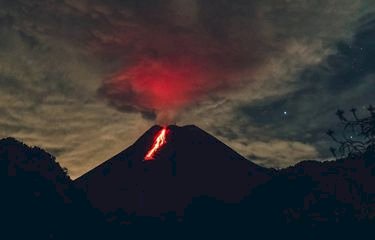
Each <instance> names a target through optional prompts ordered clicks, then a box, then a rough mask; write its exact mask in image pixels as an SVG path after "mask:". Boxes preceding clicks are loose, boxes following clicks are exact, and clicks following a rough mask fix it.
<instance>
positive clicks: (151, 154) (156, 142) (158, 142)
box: [145, 127, 167, 160]
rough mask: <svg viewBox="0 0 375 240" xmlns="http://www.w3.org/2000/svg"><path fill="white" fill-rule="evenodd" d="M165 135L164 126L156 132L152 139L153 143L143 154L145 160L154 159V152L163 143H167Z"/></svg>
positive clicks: (165, 129)
mask: <svg viewBox="0 0 375 240" xmlns="http://www.w3.org/2000/svg"><path fill="white" fill-rule="evenodd" d="M166 135H167V128H166V127H164V128H163V129H162V130H160V131H159V132H158V134H157V137H156V138H155V140H154V143H153V145H152V147H151V149H150V150H149V151H148V152H147V154H146V156H145V160H154V158H155V153H156V152H157V151H158V150H159V149H160V148H161V147H162V146H163V145H164V144H166V143H167V140H166Z"/></svg>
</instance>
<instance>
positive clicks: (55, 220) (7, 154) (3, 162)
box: [0, 138, 102, 239]
mask: <svg viewBox="0 0 375 240" xmlns="http://www.w3.org/2000/svg"><path fill="white" fill-rule="evenodd" d="M0 186H1V197H0V212H1V220H2V221H1V229H2V231H1V236H2V238H3V239H25V238H32V239H34V238H35V239H67V238H69V237H70V236H71V235H72V234H73V233H74V236H75V237H80V236H82V237H83V236H91V233H93V232H96V231H92V230H90V232H91V233H86V231H87V230H88V229H89V228H87V226H88V225H91V227H92V226H99V225H100V224H101V223H102V221H101V220H100V215H99V213H96V212H95V211H93V210H92V209H91V208H90V205H89V204H88V202H87V201H86V200H85V196H84V195H83V194H82V193H81V192H79V191H77V189H75V187H74V185H73V184H72V181H71V179H70V178H69V176H68V175H67V173H66V170H64V169H63V168H62V167H61V166H60V165H59V164H58V163H57V162H56V161H55V158H54V157H53V156H52V155H50V154H49V153H47V152H45V151H44V150H42V149H40V148H38V147H33V148H30V147H28V146H26V145H25V144H23V143H21V142H19V141H17V140H15V139H13V138H5V139H1V140H0ZM81 222H86V223H87V224H88V225H82V224H81ZM91 227H90V229H91ZM96 233H98V232H96Z"/></svg>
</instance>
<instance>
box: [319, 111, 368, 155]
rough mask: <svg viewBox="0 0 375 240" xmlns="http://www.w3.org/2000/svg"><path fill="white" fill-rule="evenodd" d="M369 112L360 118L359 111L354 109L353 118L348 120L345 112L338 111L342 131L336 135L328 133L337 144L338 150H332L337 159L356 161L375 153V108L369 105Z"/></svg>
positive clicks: (332, 148) (329, 131)
mask: <svg viewBox="0 0 375 240" xmlns="http://www.w3.org/2000/svg"><path fill="white" fill-rule="evenodd" d="M367 111H368V115H367V116H365V117H359V116H358V114H357V109H356V108H352V109H350V112H351V117H350V118H347V117H346V116H345V112H344V111H343V110H341V109H339V110H337V112H336V115H337V117H338V118H339V120H340V125H341V126H340V127H341V130H342V131H340V132H339V133H335V132H334V131H333V130H331V129H329V130H328V131H327V132H326V133H327V135H329V136H330V137H331V138H332V140H333V141H334V142H335V143H336V144H337V147H336V148H334V147H331V148H330V150H331V152H332V154H333V155H334V156H335V158H353V159H355V158H360V157H362V156H363V154H364V153H366V152H374V151H375V108H374V107H373V106H372V105H369V106H368V107H367Z"/></svg>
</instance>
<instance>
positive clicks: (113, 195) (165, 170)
mask: <svg viewBox="0 0 375 240" xmlns="http://www.w3.org/2000/svg"><path fill="white" fill-rule="evenodd" d="M163 129H165V128H164V127H161V126H153V127H152V128H150V129H149V130H148V131H146V132H145V133H144V134H143V135H142V136H141V137H140V138H139V139H138V140H137V141H136V142H135V143H134V144H133V145H132V146H130V147H129V148H127V149H125V150H124V151H122V152H120V153H119V154H117V155H115V156H114V157H112V158H111V159H109V160H107V161H106V162H104V163H103V164H101V165H99V166H97V167H96V168H94V169H93V170H91V171H89V172H88V173H86V174H84V175H83V176H81V177H79V178H78V179H76V180H75V185H76V186H77V187H78V188H80V189H81V190H83V191H84V192H85V193H86V195H87V198H88V200H89V201H90V202H91V204H92V206H93V207H94V208H96V209H98V210H100V211H101V212H102V213H104V214H105V215H108V216H110V215H113V214H114V213H115V212H119V211H120V212H122V213H123V214H125V215H129V216H130V215H131V216H146V217H160V216H163V215H165V214H168V213H173V214H174V215H176V216H184V214H185V210H186V209H187V208H188V207H189V205H190V204H191V203H192V201H193V200H194V199H199V198H202V197H208V198H211V199H216V200H217V201H221V202H224V203H234V204H235V203H238V202H240V201H241V200H242V199H244V198H245V197H246V196H247V195H249V194H250V193H251V191H252V189H254V188H255V187H257V186H259V185H262V184H263V183H265V182H267V181H268V180H269V179H270V178H271V177H272V175H273V173H274V172H273V170H271V169H267V168H263V167H260V166H258V165H256V164H254V163H252V162H250V161H249V160H247V159H245V158H244V157H242V156H241V155H239V154H238V153H236V152H235V151H234V150H232V149H231V148H230V147H228V146H227V145H225V144H224V143H222V142H220V141H219V140H218V139H216V138H215V137H213V136H211V135H210V134H208V133H207V132H205V131H203V130H202V129H200V128H198V127H196V126H193V125H189V126H184V127H178V126H175V125H170V126H168V127H167V130H166V133H167V134H166V136H165V139H164V140H165V143H164V144H163V145H161V146H160V147H159V148H158V149H157V151H155V152H154V155H153V158H152V161H145V156H146V155H147V153H148V152H149V151H150V149H152V147H153V146H154V144H155V140H156V137H157V136H158V134H159V133H160V132H161V131H163Z"/></svg>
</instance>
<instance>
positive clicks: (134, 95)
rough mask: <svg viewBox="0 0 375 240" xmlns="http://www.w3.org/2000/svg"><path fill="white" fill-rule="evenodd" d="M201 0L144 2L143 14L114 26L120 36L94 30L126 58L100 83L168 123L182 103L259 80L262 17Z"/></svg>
mask: <svg viewBox="0 0 375 240" xmlns="http://www.w3.org/2000/svg"><path fill="white" fill-rule="evenodd" d="M192 2H193V1H192ZM194 2H195V1H194ZM196 4H197V5H196V6H190V8H181V9H180V8H178V9H174V8H175V7H176V6H175V5H173V6H167V5H164V4H160V5H159V4H156V6H154V7H153V8H151V7H150V8H149V7H146V8H142V10H140V9H138V8H137V9H136V10H134V11H135V12H136V13H137V14H136V15H132V16H138V18H137V19H132V17H130V19H129V21H130V22H131V20H133V22H132V24H130V23H129V22H127V23H126V22H124V24H122V25H120V26H119V27H120V28H119V29H118V30H119V31H115V30H113V31H111V32H110V36H112V35H111V34H113V35H114V36H113V37H108V36H107V35H105V34H98V33H95V34H96V36H97V37H98V38H99V39H100V40H101V44H102V45H101V46H102V47H101V48H103V50H104V52H105V53H106V54H107V55H108V56H110V57H111V58H112V57H113V56H119V57H118V58H120V59H121V64H119V65H118V69H117V70H116V71H115V72H114V73H113V74H111V75H110V76H108V77H107V78H106V79H105V80H104V81H103V85H102V86H101V88H100V93H101V95H102V96H104V97H106V99H107V100H108V101H109V103H110V104H111V105H112V106H114V107H116V108H117V109H120V110H122V111H138V112H142V113H147V114H145V115H144V116H148V117H149V116H151V117H155V115H156V117H157V121H158V123H159V124H168V123H171V121H173V120H174V119H173V117H174V116H173V113H177V112H178V111H180V110H181V109H182V108H184V107H186V106H191V105H192V104H194V103H197V102H199V101H201V100H202V99H205V98H207V97H210V96H213V95H215V94H216V93H218V92H220V91H227V90H231V89H236V88H238V87H239V86H241V84H239V83H241V82H242V81H249V80H251V79H252V76H251V73H252V71H253V69H254V68H255V66H256V65H258V64H259V63H260V59H259V57H260V54H259V52H260V51H262V49H263V48H264V44H263V42H265V41H260V40H259V39H262V38H261V37H260V35H259V32H260V30H259V29H257V28H256V25H255V24H254V22H256V20H255V18H256V15H255V14H254V15H253V17H252V18H238V17H236V14H235V13H236V11H237V10H234V9H231V8H228V6H231V5H230V4H229V3H228V4H227V3H225V4H224V3H223V4H224V5H223V6H220V7H218V8H215V9H212V6H211V5H210V4H205V3H203V2H202V3H201V2H196ZM227 5H228V6H227ZM177 7H178V6H177ZM170 8H172V9H170ZM247 8H248V10H247V13H248V14H250V13H251V11H252V8H251V7H249V6H247ZM187 9H190V10H189V11H188V10H187ZM200 9H201V10H200ZM238 9H240V8H238ZM146 10H147V11H146ZM138 11H140V12H138ZM144 11H146V12H144ZM232 11H235V12H233V13H232ZM180 13H181V14H182V13H183V14H182V15H181V14H180ZM219 13H220V14H219ZM220 16H225V17H220ZM114 22H116V21H114ZM125 23H126V24H125ZM120 30H121V31H120ZM262 40H263V39H262ZM103 46H104V47H103ZM149 113H151V114H149ZM171 115H172V116H171ZM171 118H172V119H171Z"/></svg>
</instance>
